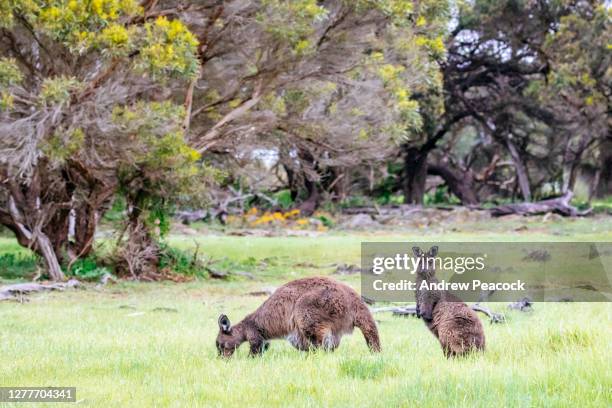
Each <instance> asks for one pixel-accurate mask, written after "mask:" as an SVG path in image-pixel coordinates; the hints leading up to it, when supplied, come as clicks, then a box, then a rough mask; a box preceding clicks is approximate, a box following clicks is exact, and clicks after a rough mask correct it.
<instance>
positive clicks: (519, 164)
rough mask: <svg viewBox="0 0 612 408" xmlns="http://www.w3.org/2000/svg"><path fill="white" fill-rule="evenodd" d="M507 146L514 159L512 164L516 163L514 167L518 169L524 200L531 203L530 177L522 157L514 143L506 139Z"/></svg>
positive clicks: (517, 174) (517, 173)
mask: <svg viewBox="0 0 612 408" xmlns="http://www.w3.org/2000/svg"><path fill="white" fill-rule="evenodd" d="M506 146H507V147H508V152H510V157H511V158H512V162H513V163H514V167H515V168H516V176H517V179H518V183H519V188H520V189H521V194H522V195H523V200H525V201H531V187H530V185H529V176H528V174H527V167H526V166H525V163H524V162H523V159H522V158H521V155H520V154H519V152H518V149H517V148H516V145H515V144H514V142H513V141H512V140H510V139H506Z"/></svg>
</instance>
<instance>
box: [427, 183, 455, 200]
mask: <svg viewBox="0 0 612 408" xmlns="http://www.w3.org/2000/svg"><path fill="white" fill-rule="evenodd" d="M423 204H425V205H436V204H455V205H456V204H461V201H460V200H459V199H458V198H457V197H455V196H454V195H453V194H451V193H450V192H449V191H448V187H447V186H446V185H440V186H438V187H436V189H435V190H434V191H433V192H427V193H425V195H424V197H423Z"/></svg>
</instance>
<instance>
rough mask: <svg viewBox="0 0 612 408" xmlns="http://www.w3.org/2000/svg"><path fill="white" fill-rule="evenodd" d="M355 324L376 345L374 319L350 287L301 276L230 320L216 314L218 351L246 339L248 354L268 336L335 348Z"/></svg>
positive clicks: (228, 351) (306, 346) (304, 346)
mask: <svg viewBox="0 0 612 408" xmlns="http://www.w3.org/2000/svg"><path fill="white" fill-rule="evenodd" d="M355 326H356V327H359V329H360V330H361V332H362V333H363V336H364V337H365V340H366V343H367V344H368V346H369V347H370V350H372V351H376V352H378V351H380V340H379V338H378V329H377V327H376V323H375V322H374V319H373V318H372V315H371V314H370V311H369V309H368V307H367V306H366V305H365V304H364V303H363V301H362V300H361V298H360V297H359V295H358V294H357V292H355V291H354V290H353V289H352V288H351V287H349V286H347V285H345V284H343V283H340V282H337V281H335V280H333V279H330V278H326V277H313V278H303V279H297V280H294V281H291V282H289V283H287V284H285V285H283V286H281V287H280V288H278V289H277V290H276V291H275V292H274V293H273V294H272V296H270V297H269V298H268V299H267V300H266V301H265V302H264V303H263V304H262V305H261V306H259V308H257V310H255V312H253V313H251V314H249V315H248V316H246V317H245V318H244V319H242V321H241V322H240V323H238V324H236V325H234V326H232V325H231V324H230V321H229V319H228V317H227V316H226V315H224V314H222V315H221V316H219V334H218V335H217V341H216V345H217V351H218V352H219V355H221V356H224V357H230V356H231V355H232V354H233V353H234V351H235V350H236V349H237V348H238V347H239V346H240V345H241V344H242V343H244V342H249V345H250V355H252V356H254V355H258V354H261V353H263V352H264V351H265V350H266V349H267V348H268V341H269V340H272V339H280V338H286V339H287V340H288V341H289V342H290V343H291V344H292V345H293V346H294V347H295V348H297V349H298V350H302V351H307V350H310V349H316V348H323V349H325V350H334V349H336V348H337V347H338V345H339V344H340V339H341V338H342V335H343V334H347V333H352V331H353V328H354V327H355Z"/></svg>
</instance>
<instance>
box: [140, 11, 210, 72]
mask: <svg viewBox="0 0 612 408" xmlns="http://www.w3.org/2000/svg"><path fill="white" fill-rule="evenodd" d="M145 31H146V36H145V37H144V38H145V45H144V46H143V47H140V53H141V63H140V65H138V64H137V66H139V67H140V68H141V69H143V70H144V71H146V72H149V73H150V74H151V75H152V76H154V77H161V78H164V77H166V76H179V77H181V76H182V77H194V76H196V75H197V74H198V70H199V62H198V59H197V47H198V40H197V39H196V38H195V36H194V35H193V34H192V33H191V32H190V31H189V30H188V29H187V27H186V26H185V25H184V24H183V23H182V22H181V21H179V20H172V21H168V19H166V18H165V17H158V18H157V20H155V23H152V24H151V23H147V24H145Z"/></svg>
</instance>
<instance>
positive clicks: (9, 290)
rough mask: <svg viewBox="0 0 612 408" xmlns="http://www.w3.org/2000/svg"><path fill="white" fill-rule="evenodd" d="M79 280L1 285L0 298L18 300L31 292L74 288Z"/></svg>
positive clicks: (79, 283) (78, 283) (78, 284)
mask: <svg viewBox="0 0 612 408" xmlns="http://www.w3.org/2000/svg"><path fill="white" fill-rule="evenodd" d="M80 285H81V282H79V281H78V280H76V279H70V280H69V281H68V282H57V283H48V284H41V283H33V282H29V283H18V284H15V285H8V286H3V287H1V288H0V300H19V298H20V297H21V296H24V295H29V294H30V293H33V292H43V291H51V290H58V291H63V290H65V289H67V288H74V287H77V286H80Z"/></svg>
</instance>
